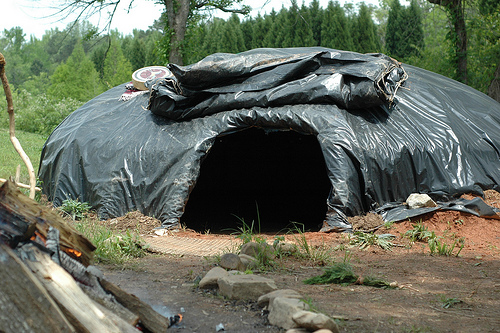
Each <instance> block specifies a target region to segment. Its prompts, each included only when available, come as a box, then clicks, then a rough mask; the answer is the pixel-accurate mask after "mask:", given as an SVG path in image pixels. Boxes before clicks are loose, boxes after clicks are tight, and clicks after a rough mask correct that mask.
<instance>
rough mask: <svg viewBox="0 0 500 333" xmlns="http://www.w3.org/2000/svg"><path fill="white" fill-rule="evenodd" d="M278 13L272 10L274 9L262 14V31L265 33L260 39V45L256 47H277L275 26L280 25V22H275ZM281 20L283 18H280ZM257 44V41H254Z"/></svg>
mask: <svg viewBox="0 0 500 333" xmlns="http://www.w3.org/2000/svg"><path fill="white" fill-rule="evenodd" d="M278 15H279V14H278V13H276V12H275V11H274V9H273V10H272V11H271V13H269V14H268V15H265V16H264V28H263V29H264V31H266V34H265V35H264V39H263V40H262V41H260V45H259V46H258V47H278V45H277V42H276V34H277V30H276V28H277V27H279V26H281V25H282V24H281V23H279V22H277V21H278V20H279V19H278ZM281 21H283V18H282V19H281ZM256 44H257V43H256Z"/></svg>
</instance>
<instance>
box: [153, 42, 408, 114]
mask: <svg viewBox="0 0 500 333" xmlns="http://www.w3.org/2000/svg"><path fill="white" fill-rule="evenodd" d="M169 69H170V70H171V71H172V73H173V74H174V76H175V78H173V79H170V78H169V79H161V80H157V81H155V82H149V88H150V91H151V99H150V105H149V108H150V110H151V111H152V112H153V113H154V114H157V115H160V116H164V117H167V118H169V119H175V120H186V119H191V118H197V117H203V116H206V115H210V114H213V113H216V112H221V111H229V110H234V109H242V108H251V107H256V106H259V107H276V106H281V105H292V104H312V103H313V104H318V103H329V104H335V105H337V106H338V107H340V108H344V109H347V110H350V109H360V108H369V107H372V106H378V105H382V104H386V103H387V102H391V101H392V100H393V98H394V96H395V94H396V91H397V89H398V88H399V86H400V85H401V84H402V83H403V82H404V81H405V80H406V73H405V72H404V69H403V68H402V67H401V66H400V64H399V63H398V62H396V61H395V60H393V59H391V58H389V57H387V56H385V55H383V54H373V55H363V54H359V53H353V52H345V51H337V50H329V49H323V48H312V49H303V48H294V49H279V50H276V49H257V50H252V51H247V52H243V53H240V54H236V55H235V54H215V55H212V56H209V57H207V58H205V59H203V60H202V61H200V62H198V63H196V64H194V65H191V66H186V67H179V66H176V65H170V66H169Z"/></svg>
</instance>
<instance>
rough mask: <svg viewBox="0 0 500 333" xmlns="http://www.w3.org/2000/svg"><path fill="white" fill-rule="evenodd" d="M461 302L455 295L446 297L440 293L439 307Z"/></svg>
mask: <svg viewBox="0 0 500 333" xmlns="http://www.w3.org/2000/svg"><path fill="white" fill-rule="evenodd" d="M461 302H462V301H461V300H459V299H458V298H456V297H452V298H449V297H446V296H445V295H441V307H442V308H443V309H449V308H451V307H453V306H454V305H455V304H458V303H461Z"/></svg>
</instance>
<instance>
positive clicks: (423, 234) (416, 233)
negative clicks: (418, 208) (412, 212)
mask: <svg viewBox="0 0 500 333" xmlns="http://www.w3.org/2000/svg"><path fill="white" fill-rule="evenodd" d="M412 226H413V229H411V230H408V231H407V232H405V233H404V235H403V236H405V237H408V238H409V239H410V242H412V243H415V242H417V241H424V240H426V239H428V238H433V237H435V235H434V232H432V231H429V230H427V227H426V226H424V225H423V223H422V220H420V222H418V223H416V224H412Z"/></svg>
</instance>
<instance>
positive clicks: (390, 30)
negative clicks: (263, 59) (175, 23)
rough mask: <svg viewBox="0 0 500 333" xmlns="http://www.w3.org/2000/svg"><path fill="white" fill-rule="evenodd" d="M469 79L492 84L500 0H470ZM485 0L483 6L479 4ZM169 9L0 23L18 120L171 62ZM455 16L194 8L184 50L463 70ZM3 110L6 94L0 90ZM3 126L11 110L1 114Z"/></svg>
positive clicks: (57, 110) (22, 122) (376, 10)
mask: <svg viewBox="0 0 500 333" xmlns="http://www.w3.org/2000/svg"><path fill="white" fill-rule="evenodd" d="M470 4H471V5H469V6H468V7H467V9H466V23H467V29H468V53H467V60H468V84H469V85H471V86H473V87H474V88H476V89H479V90H481V91H483V92H487V90H488V86H489V85H490V82H491V81H492V79H493V76H494V72H495V69H496V68H497V66H498V65H499V63H500V61H499V59H500V42H499V41H500V30H499V29H498V24H499V23H500V6H497V5H495V1H493V0H477V1H472V2H470ZM481 4H482V6H480V5H481ZM167 20H168V19H167V16H166V15H165V13H164V14H163V15H161V16H160V18H159V19H158V20H157V21H156V22H155V23H154V25H153V26H151V27H150V28H149V29H148V30H147V31H142V30H135V31H134V32H133V33H132V34H131V35H125V36H124V35H123V34H121V33H120V32H118V31H116V30H114V31H109V33H108V34H107V35H100V34H98V33H97V31H98V29H97V28H96V27H94V26H92V25H91V24H90V23H88V22H86V21H84V22H80V23H79V24H76V25H75V26H72V27H68V28H67V29H65V30H64V31H60V30H58V29H52V30H49V31H46V33H45V34H44V35H43V37H42V38H41V39H37V38H35V37H33V36H31V37H29V39H27V36H26V35H25V34H24V32H23V30H22V28H21V27H15V28H12V29H10V30H7V29H6V30H4V31H3V32H1V33H0V52H2V53H3V54H4V56H5V58H6V59H7V68H6V71H7V76H8V78H9V81H10V83H11V85H12V88H13V91H14V103H15V107H16V112H17V122H18V128H19V129H23V130H26V131H30V132H35V133H42V134H49V133H50V132H51V131H52V130H53V129H54V128H55V126H56V125H57V124H58V123H59V122H60V121H61V120H62V119H64V117H66V116H67V115H68V114H69V113H71V112H72V111H73V110H74V109H76V108H77V107H78V106H79V105H81V104H83V103H84V102H86V101H88V100H90V99H91V98H93V97H94V96H96V95H98V94H100V93H102V92H103V91H105V90H107V89H109V88H110V87H113V86H116V85H118V84H121V83H124V82H126V81H128V80H130V76H131V74H132V72H133V71H134V70H136V69H138V68H141V67H144V66H148V65H165V64H166V63H167V59H168V58H169V54H170V48H171V45H170V43H171V38H170V36H169V33H168V31H169V29H168V24H167ZM450 24H451V22H450V20H449V17H448V16H447V12H446V11H445V10H444V9H443V8H442V6H439V5H433V4H431V3H429V2H428V1H424V0H411V1H410V2H409V5H408V6H406V7H405V6H404V5H402V4H401V3H400V2H399V0H380V5H379V7H374V6H371V5H366V4H364V3H360V4H358V5H354V4H351V3H347V4H346V5H344V6H341V5H340V4H339V2H336V1H330V2H329V3H328V5H327V6H326V7H325V8H322V7H321V6H320V4H319V1H318V0H312V1H311V2H310V3H309V4H307V5H306V4H304V3H303V4H301V5H299V4H298V2H297V1H296V0H292V1H291V5H290V6H289V7H287V8H285V7H282V8H281V9H280V10H279V11H277V12H276V11H274V10H273V11H272V12H270V13H268V14H265V15H258V16H256V17H250V16H242V15H237V14H235V13H233V14H232V16H230V17H228V18H227V19H222V18H217V17H212V16H207V15H202V14H200V13H198V14H197V15H191V16H190V17H189V22H188V25H187V30H186V33H185V38H184V40H183V41H182V43H181V44H180V45H178V46H179V50H180V52H181V54H182V57H183V59H182V60H183V62H184V63H185V64H190V63H194V62H196V61H198V60H200V59H202V58H203V57H205V56H207V55H209V54H212V53H216V52H230V53H237V52H242V51H245V50H249V49H252V48H259V47H300V46H324V47H330V48H335V49H342V50H351V51H357V52H362V53H367V52H382V53H386V54H388V55H390V56H392V57H395V58H396V59H398V60H400V61H403V62H405V63H409V64H412V65H416V66H419V67H423V68H426V69H429V70H431V71H434V72H437V73H440V74H443V75H446V76H449V77H454V78H455V77H457V75H456V74H457V73H456V68H455V66H454V63H455V60H456V59H454V53H453V50H454V46H453V39H452V38H451V37H450ZM0 108H1V109H3V110H5V109H6V103H5V100H4V99H2V100H0ZM0 126H1V127H6V126H7V120H6V117H2V118H1V119H0Z"/></svg>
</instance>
